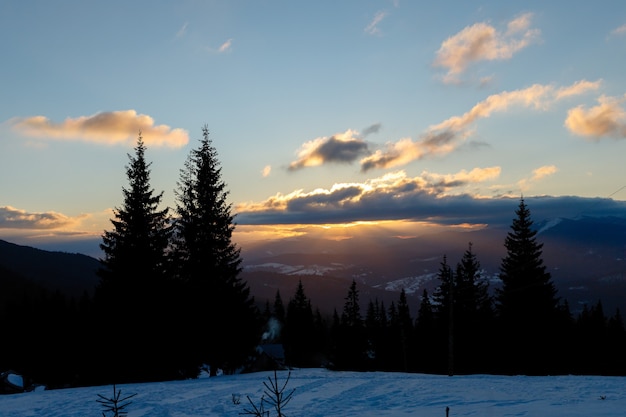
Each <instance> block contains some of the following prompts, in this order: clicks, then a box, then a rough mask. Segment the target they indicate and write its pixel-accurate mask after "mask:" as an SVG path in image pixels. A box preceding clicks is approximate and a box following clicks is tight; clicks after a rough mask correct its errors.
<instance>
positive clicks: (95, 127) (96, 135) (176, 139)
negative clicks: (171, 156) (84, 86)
mask: <svg viewBox="0 0 626 417" xmlns="http://www.w3.org/2000/svg"><path fill="white" fill-rule="evenodd" d="M11 123H12V125H13V129H15V130H17V131H18V132H20V133H22V134H24V135H26V136H31V137H38V138H51V139H69V140H82V141H85V142H93V143H98V144H105V145H119V144H133V143H134V142H135V141H136V139H137V135H138V133H139V131H141V133H142V136H143V139H144V142H145V143H146V145H148V146H157V147H160V146H165V147H170V148H180V147H182V146H185V145H186V144H187V143H188V142H189V135H188V133H187V131H186V130H183V129H172V128H171V127H169V126H167V125H155V124H154V119H153V118H152V117H150V116H148V115H145V114H137V112H136V111H135V110H125V111H113V112H102V113H96V114H94V115H91V116H81V117H78V118H75V119H72V118H67V119H65V120H64V121H63V122H61V123H54V122H52V121H51V120H50V119H48V118H47V117H44V116H33V117H28V118H18V119H13V120H12V121H11Z"/></svg>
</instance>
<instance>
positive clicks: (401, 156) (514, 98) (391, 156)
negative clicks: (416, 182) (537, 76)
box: [361, 80, 601, 172]
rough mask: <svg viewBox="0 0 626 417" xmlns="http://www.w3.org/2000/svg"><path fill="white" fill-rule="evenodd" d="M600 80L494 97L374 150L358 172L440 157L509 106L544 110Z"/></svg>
mask: <svg viewBox="0 0 626 417" xmlns="http://www.w3.org/2000/svg"><path fill="white" fill-rule="evenodd" d="M600 84H601V80H598V81H594V82H591V81H586V80H581V81H578V82H576V83H574V84H572V85H570V86H565V87H561V88H555V87H554V86H553V85H541V84H535V85H532V86H530V87H528V88H525V89H521V90H514V91H504V92H502V93H499V94H493V95H491V96H489V97H487V98H486V99H485V100H483V101H481V102H479V103H477V104H476V105H474V107H472V108H471V109H470V110H469V111H468V112H466V113H464V114H462V115H461V116H453V117H450V118H449V119H446V120H444V121H443V122H441V123H439V124H436V125H433V126H430V127H429V128H428V131H427V132H426V133H425V134H423V135H422V138H421V139H419V140H417V141H413V140H411V139H410V138H403V139H401V140H399V141H398V142H395V143H390V144H387V147H386V149H384V150H377V151H376V152H374V153H373V154H371V155H369V156H367V157H364V158H363V159H361V170H362V171H364V172H365V171H369V170H371V169H374V168H391V167H397V166H400V165H405V164H407V163H409V162H412V161H414V160H419V159H422V158H426V157H433V156H441V155H445V154H448V153H450V152H452V151H454V150H456V149H457V148H458V147H459V145H460V144H461V143H462V141H463V140H464V139H466V138H467V137H469V136H470V135H471V131H470V127H471V126H472V125H473V124H474V123H475V122H476V121H477V120H479V119H484V118H487V117H490V116H491V115H492V114H494V113H496V112H504V111H506V110H508V109H509V108H510V107H512V106H521V107H525V108H528V107H530V108H533V109H535V110H547V109H548V108H549V107H550V106H551V105H552V104H553V103H554V102H556V101H559V100H562V99H565V98H568V97H571V96H574V95H579V94H583V93H586V92H588V91H592V90H596V89H598V88H599V87H600Z"/></svg>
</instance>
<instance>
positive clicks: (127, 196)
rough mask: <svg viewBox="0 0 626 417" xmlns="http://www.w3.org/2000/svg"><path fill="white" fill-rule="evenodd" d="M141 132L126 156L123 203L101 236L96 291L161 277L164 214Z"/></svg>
mask: <svg viewBox="0 0 626 417" xmlns="http://www.w3.org/2000/svg"><path fill="white" fill-rule="evenodd" d="M145 151H146V146H145V145H144V142H143V138H142V137H141V132H140V134H139V138H138V139H137V146H136V147H135V155H134V156H131V155H128V158H129V159H130V164H129V165H128V166H127V167H126V176H127V178H128V182H129V188H123V189H122V192H123V195H124V203H123V205H122V207H120V208H116V209H115V210H114V216H115V218H114V219H111V223H112V224H113V230H108V231H105V232H104V235H103V236H102V243H101V244H100V248H101V249H102V250H103V251H104V255H105V257H104V259H102V260H101V264H102V268H101V269H100V270H99V275H100V278H101V282H100V287H101V288H102V289H103V290H104V289H106V288H107V287H110V288H114V287H116V286H118V285H122V286H123V287H124V288H129V286H131V285H134V286H140V287H143V286H144V285H145V284H146V283H150V282H154V281H155V280H161V279H163V277H164V272H165V264H166V255H165V253H166V249H167V247H168V242H169V238H170V235H171V231H170V227H169V217H168V210H169V209H167V208H165V209H162V210H161V209H159V205H160V204H161V200H162V198H163V192H161V193H160V194H155V191H154V190H153V189H152V188H151V185H150V165H151V164H150V163H147V162H146V159H145Z"/></svg>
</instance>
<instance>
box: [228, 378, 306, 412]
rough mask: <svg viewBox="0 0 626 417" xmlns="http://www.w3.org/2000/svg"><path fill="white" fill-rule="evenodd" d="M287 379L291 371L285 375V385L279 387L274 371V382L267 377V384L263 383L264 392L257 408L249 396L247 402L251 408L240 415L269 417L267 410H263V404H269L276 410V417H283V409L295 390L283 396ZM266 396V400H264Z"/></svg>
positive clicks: (245, 409)
mask: <svg viewBox="0 0 626 417" xmlns="http://www.w3.org/2000/svg"><path fill="white" fill-rule="evenodd" d="M289 378H291V371H289V373H288V374H287V379H286V380H285V383H284V384H282V386H281V385H279V383H278V377H277V376H276V371H274V380H272V379H271V378H270V377H269V376H268V377H267V380H268V382H269V383H268V382H265V381H263V386H265V390H264V391H263V394H264V395H263V396H262V397H261V402H260V404H259V406H258V407H257V406H256V404H254V402H253V401H252V400H251V399H250V397H249V396H247V395H246V398H248V402H249V403H250V405H251V406H252V409H247V408H244V412H243V413H240V414H241V415H251V416H256V417H269V415H270V412H269V410H268V411H266V410H265V403H267V404H269V405H270V406H271V407H274V409H275V410H276V416H277V417H285V415H284V414H283V407H285V406H286V405H287V404H288V403H289V401H291V398H292V396H293V393H294V391H295V390H296V389H295V388H294V389H292V390H291V391H289V392H288V393H287V394H285V390H286V388H287V384H288V383H289ZM266 396H267V398H265V397H266Z"/></svg>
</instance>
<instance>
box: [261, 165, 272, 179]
mask: <svg viewBox="0 0 626 417" xmlns="http://www.w3.org/2000/svg"><path fill="white" fill-rule="evenodd" d="M271 173H272V166H271V165H266V166H264V167H263V169H262V170H261V175H263V178H266V177H269V176H270V174H271Z"/></svg>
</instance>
